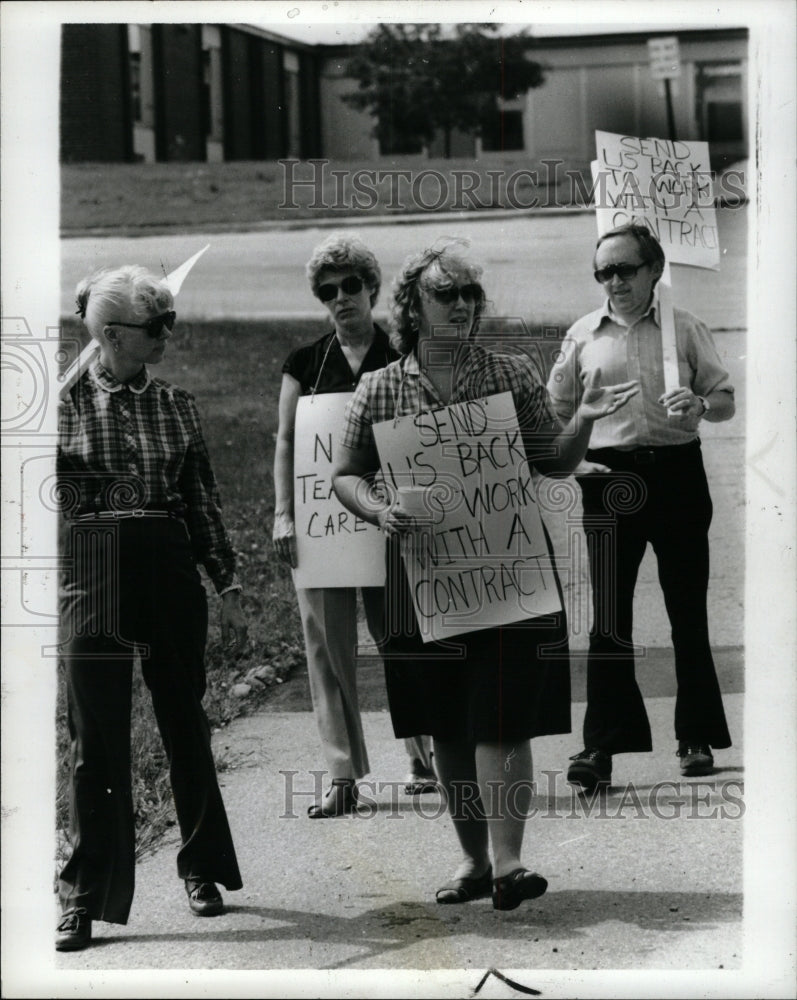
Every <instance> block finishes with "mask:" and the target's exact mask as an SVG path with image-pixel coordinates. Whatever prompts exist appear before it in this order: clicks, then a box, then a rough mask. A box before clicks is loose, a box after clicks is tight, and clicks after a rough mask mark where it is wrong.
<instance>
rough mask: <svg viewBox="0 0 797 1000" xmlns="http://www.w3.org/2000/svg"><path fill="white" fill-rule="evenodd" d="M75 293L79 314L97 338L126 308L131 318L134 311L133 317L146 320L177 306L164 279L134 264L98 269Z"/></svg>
mask: <svg viewBox="0 0 797 1000" xmlns="http://www.w3.org/2000/svg"><path fill="white" fill-rule="evenodd" d="M75 295H76V300H77V307H78V308H77V311H78V314H79V315H80V316H81V317H82V318H83V322H84V323H85V324H86V327H87V329H88V331H89V333H90V334H91V335H92V337H95V338H96V337H97V336H99V334H100V333H102V330H103V328H104V327H105V326H106V325H107V324H109V323H112V322H113V321H114V320H115V319H116V320H119V319H120V318H121V317H120V310H126V312H127V314H128V317H129V315H130V313H132V318H133V319H140V320H145V319H147V317H148V316H150V315H152V314H153V313H162V312H166V311H167V310H169V309H171V308H172V306H173V305H174V296H173V295H172V293H171V291H170V289H169V287H168V285H167V284H166V283H165V281H163V280H162V279H160V278H156V277H155V276H154V275H153V274H150V272H149V271H147V270H146V268H143V267H138V266H137V265H135V264H128V265H125V266H124V267H117V268H103V269H102V270H100V271H96V272H95V273H94V274H92V275H91V276H90V277H88V278H84V279H83V280H82V281H81V282H80V283H79V284H78V286H77V288H76V290H75ZM125 318H127V317H125Z"/></svg>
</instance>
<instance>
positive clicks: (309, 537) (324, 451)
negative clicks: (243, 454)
mask: <svg viewBox="0 0 797 1000" xmlns="http://www.w3.org/2000/svg"><path fill="white" fill-rule="evenodd" d="M351 397H352V393H350V392H333V393H324V394H322V395H320V396H301V397H300V399H299V403H298V405H297V407H296V426H295V431H294V446H293V510H294V523H295V525H296V554H297V559H298V564H299V565H298V566H297V568H296V569H295V570H294V571H293V581H294V584H295V586H297V587H381V586H383V585H384V582H385V538H384V535H383V534H382V532H381V531H380V530H379V529H378V528H376V527H375V526H374V525H371V524H369V523H368V522H367V521H363V519H362V518H360V517H356V516H355V515H354V514H352V513H351V512H350V511H348V510H346V508H345V507H344V506H343V505H342V504H341V503H340V501H339V500H338V498H337V497H336V496H335V493H334V491H333V489H332V464H333V458H334V449H335V448H337V447H338V439H339V437H340V430H341V427H342V425H343V411H344V410H345V409H346V404H347V403H348V401H349V400H350V399H351Z"/></svg>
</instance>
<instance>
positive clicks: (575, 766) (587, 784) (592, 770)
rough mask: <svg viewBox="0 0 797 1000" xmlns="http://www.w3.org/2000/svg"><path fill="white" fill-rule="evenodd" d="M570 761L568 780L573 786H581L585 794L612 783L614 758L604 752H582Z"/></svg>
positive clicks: (587, 750) (588, 750)
mask: <svg viewBox="0 0 797 1000" xmlns="http://www.w3.org/2000/svg"><path fill="white" fill-rule="evenodd" d="M570 760H572V761H573V763H572V764H571V765H570V767H569V768H568V769H567V780H568V781H569V782H570V784H571V785H581V787H582V788H583V789H584V791H585V792H592V791H594V790H595V789H596V788H597V787H598V786H599V785H610V784H611V783H612V757H611V754H608V753H604V752H603V750H590V749H589V748H587V749H586V750H582V751H581V753H577V754H576V755H575V756H574V757H571V758H570Z"/></svg>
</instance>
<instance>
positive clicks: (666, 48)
mask: <svg viewBox="0 0 797 1000" xmlns="http://www.w3.org/2000/svg"><path fill="white" fill-rule="evenodd" d="M648 56H649V57H650V75H651V76H652V77H653V79H654V80H663V81H664V96H665V98H666V99H667V127H668V129H669V130H670V139H672V140H673V141H675V139H676V138H677V136H676V135H675V115H674V113H673V106H672V91H671V89H670V80H677V79H678V77H680V75H681V54H680V51H679V48H678V38H677V36H676V35H667V37H666V38H649V39H648Z"/></svg>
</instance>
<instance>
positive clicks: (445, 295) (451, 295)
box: [429, 282, 482, 305]
mask: <svg viewBox="0 0 797 1000" xmlns="http://www.w3.org/2000/svg"><path fill="white" fill-rule="evenodd" d="M481 290H482V289H481V285H477V284H475V283H473V282H472V283H470V284H468V285H451V287H450V288H430V289H429V291H430V292H431V293H432V295H434V297H435V298H436V299H437V301H438V302H442V303H443V304H444V305H451V303H452V302H456V301H457V299H458V298H459V297H460V295H461V296H462V301H463V302H476V301H477V300H478V298H479V296H480V295H481Z"/></svg>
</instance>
